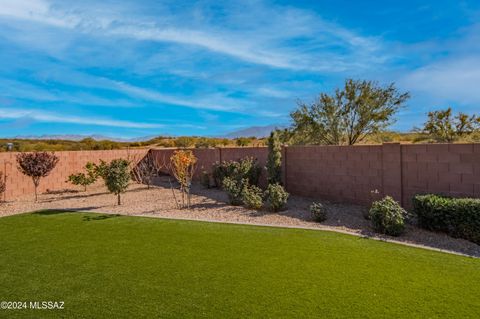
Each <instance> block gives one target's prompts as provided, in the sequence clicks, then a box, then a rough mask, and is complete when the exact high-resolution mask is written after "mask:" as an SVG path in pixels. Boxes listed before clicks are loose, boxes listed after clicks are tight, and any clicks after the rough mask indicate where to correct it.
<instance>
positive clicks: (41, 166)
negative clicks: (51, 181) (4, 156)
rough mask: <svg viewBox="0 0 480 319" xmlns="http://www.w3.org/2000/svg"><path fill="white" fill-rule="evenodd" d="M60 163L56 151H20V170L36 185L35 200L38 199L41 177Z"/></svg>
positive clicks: (18, 158) (18, 157)
mask: <svg viewBox="0 0 480 319" xmlns="http://www.w3.org/2000/svg"><path fill="white" fill-rule="evenodd" d="M57 163H58V157H57V156H56V155H55V154H54V153H47V152H34V153H20V154H18V155H17V167H18V170H19V171H20V172H21V173H22V174H24V175H27V176H30V177H31V178H32V181H33V186H34V187H35V202H36V201H37V200H38V193H37V189H38V185H40V179H41V178H42V177H46V176H48V174H50V172H51V171H52V170H53V169H54V168H55V166H56V165H57Z"/></svg>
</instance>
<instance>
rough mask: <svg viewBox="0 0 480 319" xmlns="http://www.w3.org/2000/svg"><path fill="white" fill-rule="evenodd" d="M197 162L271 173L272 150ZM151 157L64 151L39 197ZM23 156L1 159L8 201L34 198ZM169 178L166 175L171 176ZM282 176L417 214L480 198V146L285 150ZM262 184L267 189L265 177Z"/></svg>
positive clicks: (163, 158) (216, 154)
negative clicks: (87, 171) (75, 176)
mask: <svg viewBox="0 0 480 319" xmlns="http://www.w3.org/2000/svg"><path fill="white" fill-rule="evenodd" d="M152 152H153V154H154V155H155V158H156V159H157V161H159V162H160V163H164V164H166V163H168V162H169V160H170V156H171V155H172V154H173V152H174V150H173V149H154V150H152ZM193 152H194V154H195V156H196V157H197V158H198V164H197V171H196V176H195V177H196V178H198V176H199V175H200V173H201V171H202V170H206V171H208V172H210V171H211V167H212V165H213V164H214V163H215V162H217V161H224V160H225V161H228V160H238V159H241V158H243V157H245V156H252V157H254V158H257V159H258V161H259V163H260V165H261V166H262V167H264V166H265V163H266V160H267V155H268V151H267V148H265V147H242V148H217V149H193ZM146 153H147V150H130V151H127V150H113V151H79V152H57V153H56V154H57V156H59V158H60V162H59V164H58V165H57V167H56V168H55V169H54V171H53V172H52V173H51V174H50V175H49V176H48V177H47V178H45V179H43V180H42V182H41V185H40V191H41V192H44V191H46V190H47V189H50V190H57V189H63V188H65V187H66V184H65V181H66V179H67V177H68V175H70V174H72V173H75V172H79V171H82V169H83V167H84V165H85V164H86V163H87V162H88V161H91V162H98V161H100V159H103V160H105V161H110V160H112V159H115V158H128V157H130V158H136V159H137V160H139V159H141V158H142V157H143V156H144V155H145V154H146ZM15 156H16V153H0V171H6V173H7V191H6V194H5V195H6V198H7V199H13V198H15V197H18V196H21V195H27V194H33V185H32V182H31V180H30V179H29V178H28V177H26V176H24V175H22V174H21V173H20V172H19V171H18V170H17V168H16V162H15ZM164 171H165V172H166V173H168V170H167V169H164ZM283 176H284V184H285V186H286V188H287V190H288V191H289V192H290V193H292V194H295V195H302V196H308V197H313V198H323V199H327V200H332V201H336V202H348V203H357V204H369V203H370V201H371V199H372V196H371V193H370V192H371V191H372V190H375V189H376V190H378V191H379V192H380V195H390V196H393V197H394V198H395V199H396V200H398V201H399V202H400V203H402V205H403V206H404V207H407V208H408V207H411V199H412V197H413V196H414V195H415V194H422V193H441V194H446V195H452V196H468V197H480V144H415V145H409V144H404V145H400V144H398V143H387V144H383V145H360V146H290V147H286V148H284V149H283ZM262 183H263V184H264V183H265V170H264V171H263V176H262Z"/></svg>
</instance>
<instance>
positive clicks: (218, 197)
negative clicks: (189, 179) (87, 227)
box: [0, 178, 480, 257]
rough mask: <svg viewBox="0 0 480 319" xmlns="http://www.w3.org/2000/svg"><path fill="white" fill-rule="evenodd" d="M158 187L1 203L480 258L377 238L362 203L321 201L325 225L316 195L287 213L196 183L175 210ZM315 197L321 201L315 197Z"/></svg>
mask: <svg viewBox="0 0 480 319" xmlns="http://www.w3.org/2000/svg"><path fill="white" fill-rule="evenodd" d="M156 185H157V186H153V187H151V188H150V189H148V188H147V187H146V186H144V185H139V184H132V185H131V186H130V187H129V190H128V192H127V193H125V194H124V195H123V197H122V201H123V205H121V206H117V205H116V198H115V196H113V195H111V194H110V193H108V192H107V190H106V188H105V187H104V186H103V185H100V184H98V185H95V186H93V187H91V188H90V189H89V190H88V191H87V192H83V191H76V190H74V189H65V190H64V191H57V192H54V193H53V192H52V193H45V194H41V195H40V197H39V199H40V200H39V202H37V203H34V202H33V197H32V196H28V197H23V198H19V199H17V200H14V201H10V202H7V203H3V204H1V205H0V216H8V215H14V214H19V213H25V212H31V211H38V210H46V209H66V210H78V211H87V212H100V213H112V214H122V215H134V216H150V217H162V218H174V219H192V220H203V221H216V222H228V223H244V224H256V225H272V226H284V227H299V228H314V229H324V230H333V231H338V232H346V233H352V234H356V235H362V236H368V237H372V238H377V239H382V240H387V241H397V242H400V243H405V244H410V245H419V246H425V247H428V248H434V249H441V250H446V251H450V252H456V253H461V254H466V255H470V256H476V257H480V246H479V245H476V244H474V243H471V242H469V241H466V240H463V239H456V238H452V237H449V236H447V235H445V234H442V233H435V232H430V231H426V230H423V229H420V228H417V227H414V226H408V229H407V232H406V233H405V234H404V235H402V236H400V237H389V236H379V235H378V234H375V233H374V232H373V230H372V229H371V227H370V223H369V221H367V220H365V219H364V218H363V210H364V209H365V208H364V207H360V206H355V205H345V204H332V203H327V202H323V203H324V204H325V205H326V206H327V208H328V211H329V214H328V219H327V221H325V222H323V223H317V222H314V221H312V220H311V217H310V212H309V210H308V207H309V206H310V204H311V203H312V201H313V199H308V198H301V197H297V196H291V198H290V199H289V204H288V209H287V210H286V211H283V212H279V213H271V212H267V211H255V210H250V209H246V208H243V207H240V206H231V205H228V204H227V203H226V201H227V197H226V195H225V193H224V192H222V191H220V190H218V189H204V188H203V187H202V186H200V185H194V186H193V188H192V199H191V202H192V206H191V208H190V209H177V208H176V205H175V201H174V196H173V194H172V189H171V188H170V184H169V182H168V180H167V179H166V178H161V179H159V180H158V181H157V182H156ZM177 198H179V194H177ZM316 201H319V202H321V200H317V199H316Z"/></svg>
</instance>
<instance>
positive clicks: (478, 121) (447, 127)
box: [422, 107, 480, 143]
mask: <svg viewBox="0 0 480 319" xmlns="http://www.w3.org/2000/svg"><path fill="white" fill-rule="evenodd" d="M479 128H480V117H477V116H476V115H472V116H468V115H467V114H465V113H462V112H460V113H458V115H457V116H453V114H452V108H450V107H449V108H448V109H446V110H439V111H433V112H429V113H428V120H427V122H425V124H424V126H423V130H422V132H423V133H424V134H427V135H429V136H430V137H432V138H433V139H435V140H436V141H437V142H447V143H451V142H453V141H455V140H457V139H458V138H460V137H463V136H466V135H468V134H472V133H473V132H475V131H477V130H479Z"/></svg>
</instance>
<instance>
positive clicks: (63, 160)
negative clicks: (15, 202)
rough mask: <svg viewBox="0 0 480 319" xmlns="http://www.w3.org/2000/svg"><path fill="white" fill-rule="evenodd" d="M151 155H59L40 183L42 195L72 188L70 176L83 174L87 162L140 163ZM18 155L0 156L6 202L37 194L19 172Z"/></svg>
mask: <svg viewBox="0 0 480 319" xmlns="http://www.w3.org/2000/svg"><path fill="white" fill-rule="evenodd" d="M147 152H148V149H135V150H112V151H68V152H55V155H56V156H58V158H59V162H58V164H57V166H56V167H55V168H54V170H53V171H52V172H51V173H50V175H48V176H47V177H46V178H43V179H42V180H41V181H40V186H39V192H46V191H47V190H52V191H53V190H61V189H65V188H68V187H71V185H69V184H67V183H65V181H66V180H67V178H68V176H69V175H70V174H73V173H78V172H82V171H83V169H84V167H85V164H87V162H94V163H99V162H100V160H104V161H111V160H113V159H116V158H130V159H132V160H140V159H142V158H143V157H144V156H145V155H146V154H147ZM17 154H18V153H15V152H6V153H0V171H1V172H3V173H4V176H6V178H5V181H6V186H7V189H6V191H5V194H4V199H5V200H12V199H15V198H17V197H20V196H24V195H29V194H33V193H34V187H33V183H32V180H31V178H30V177H27V176H25V175H23V174H22V173H20V171H19V170H18V169H17V162H16V155H17Z"/></svg>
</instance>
